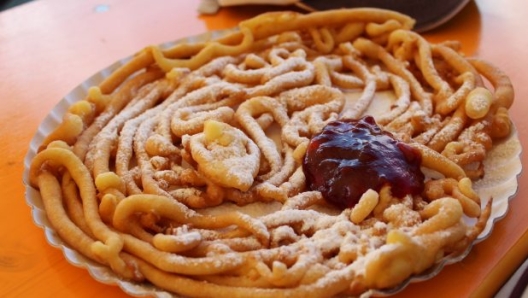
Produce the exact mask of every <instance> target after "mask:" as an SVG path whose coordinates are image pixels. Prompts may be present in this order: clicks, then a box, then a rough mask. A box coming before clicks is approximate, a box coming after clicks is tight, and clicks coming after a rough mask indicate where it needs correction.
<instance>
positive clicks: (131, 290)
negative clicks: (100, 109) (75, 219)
mask: <svg viewBox="0 0 528 298" xmlns="http://www.w3.org/2000/svg"><path fill="white" fill-rule="evenodd" d="M232 30H233V29H230V30H223V31H212V32H208V33H206V34H202V35H198V36H193V37H188V38H185V39H182V40H179V41H174V42H168V43H165V44H163V45H161V47H162V48H165V47H170V46H173V45H174V44H177V43H179V42H188V43H191V42H200V41H204V40H207V39H212V38H217V37H219V36H222V35H224V34H226V33H227V32H230V31H232ZM130 59H131V57H127V58H125V59H122V60H120V61H117V62H115V63H114V64H112V65H110V66H109V67H107V68H105V69H103V70H101V71H100V72H98V73H96V74H94V75H93V76H91V77H90V78H89V79H87V80H86V81H84V82H83V83H81V84H80V85H79V86H77V87H76V88H75V89H73V90H72V91H71V92H70V93H68V94H67V95H66V96H65V97H64V98H63V99H62V100H61V101H60V102H59V103H58V104H57V105H56V106H55V107H54V108H53V109H52V110H51V111H50V113H49V114H48V116H47V117H46V118H45V119H44V121H43V122H42V123H41V125H40V126H39V127H38V129H37V132H36V134H35V135H34V137H33V139H32V140H31V143H30V145H29V150H28V153H27V155H26V157H25V160H24V166H25V168H24V176H23V180H24V184H25V186H26V202H27V204H28V205H29V206H30V207H31V209H32V215H33V220H34V222H35V224H36V225H37V226H39V227H41V228H43V229H44V232H45V235H46V239H47V241H48V242H49V243H50V245H52V246H54V247H57V248H59V249H61V250H62V251H63V253H64V256H65V257H66V259H67V260H68V262H70V263H71V264H73V265H75V266H78V267H83V268H86V269H87V270H88V272H89V273H90V275H91V276H92V277H93V278H95V279H96V280H98V281H100V282H102V283H105V284H115V285H118V286H119V287H120V288H121V289H123V291H124V292H126V293H128V294H130V295H132V296H146V295H149V296H153V297H175V296H174V295H173V294H171V293H168V292H166V291H163V290H161V289H159V288H156V287H154V286H152V285H150V284H147V283H141V284H136V283H133V282H130V281H127V280H123V279H121V278H119V277H118V276H117V275H116V274H115V273H114V272H113V271H112V270H110V268H108V267H105V266H102V265H100V264H98V263H96V262H94V261H91V260H89V259H88V258H86V257H84V256H83V255H81V254H80V253H79V252H77V251H75V250H73V249H71V248H70V247H69V246H68V245H67V244H65V243H64V242H63V241H62V239H61V238H60V237H59V235H57V233H56V232H55V229H54V228H53V227H52V226H51V224H50V223H49V221H48V218H47V216H46V212H45V211H44V206H43V203H42V198H41V196H40V193H39V191H37V190H36V189H34V188H33V187H31V186H30V184H29V176H28V174H29V165H30V162H31V160H32V159H33V157H34V156H35V155H36V152H37V149H38V148H39V146H40V144H41V143H42V141H43V140H44V138H45V137H46V136H47V135H48V134H49V133H51V132H52V131H53V130H54V128H55V127H57V126H58V125H59V124H60V123H61V121H62V116H63V115H64V113H65V112H66V111H67V109H68V107H69V106H70V105H72V104H73V103H74V102H76V101H79V100H82V99H84V98H85V96H86V95H87V93H88V89H89V88H90V87H92V86H96V85H99V83H100V82H102V81H103V80H104V79H105V78H106V77H108V76H109V75H110V74H111V73H112V72H113V71H114V70H115V69H117V68H118V67H120V66H121V65H123V64H125V63H126V62H127V61H128V60H130ZM521 150H522V148H521V144H520V142H519V138H518V136H517V131H516V130H515V128H514V129H513V132H512V134H511V135H510V136H509V137H508V138H506V139H504V140H501V141H500V142H496V144H495V145H494V147H493V149H492V150H491V151H490V152H489V153H488V158H487V159H486V161H485V170H486V175H485V177H484V179H482V180H481V181H478V182H476V183H475V187H476V189H477V192H478V193H479V194H480V196H481V198H482V200H483V203H486V202H487V200H488V198H490V197H493V206H492V213H491V216H490V219H489V221H488V223H487V225H486V228H485V229H484V230H483V231H482V233H481V234H480V235H479V236H478V238H477V239H476V241H475V243H478V242H480V241H482V240H484V239H486V238H487V237H488V236H489V235H490V234H491V232H492V229H493V226H494V224H495V222H496V221H498V220H500V219H502V218H503V217H504V216H505V215H506V214H507V212H508V205H509V201H510V200H511V199H512V198H513V197H514V196H515V193H516V192H517V186H518V182H517V178H518V175H519V174H520V172H521V170H522V165H521V160H520V154H521ZM491 162H493V166H491V165H490V163H491ZM475 243H474V244H475ZM470 250H471V246H470V247H469V248H468V249H467V250H466V251H465V252H464V253H463V254H461V255H458V256H456V257H450V256H447V257H445V258H443V259H442V260H441V261H440V262H439V263H438V264H436V265H435V266H434V267H432V268H430V269H429V270H427V271H426V272H424V273H422V274H420V275H416V276H412V277H410V278H409V279H407V280H406V281H405V282H403V283H401V284H400V285H399V286H398V287H395V288H393V289H390V290H386V291H372V292H371V294H374V295H376V296H389V295H392V294H395V293H397V292H399V291H401V290H402V289H404V288H405V287H406V286H407V285H408V284H409V283H413V282H420V281H424V280H427V279H430V278H432V277H434V276H436V275H437V274H438V273H439V272H440V271H441V270H442V268H443V267H444V266H445V265H448V264H452V263H456V262H459V261H461V260H462V259H463V258H464V257H465V256H467V254H469V252H470Z"/></svg>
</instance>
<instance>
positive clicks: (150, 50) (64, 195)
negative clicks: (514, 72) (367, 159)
mask: <svg viewBox="0 0 528 298" xmlns="http://www.w3.org/2000/svg"><path fill="white" fill-rule="evenodd" d="M413 24H414V21H413V20H412V19H410V18H409V17H407V16H404V15H401V14H399V13H395V12H391V11H385V10H379V9H349V10H345V9H343V10H331V11H324V12H316V13H311V14H306V15H301V14H297V13H293V12H278V13H267V14H263V15H260V16H257V17H255V18H253V19H250V20H247V21H244V22H241V23H240V26H239V30H237V31H234V32H230V33H227V34H226V35H225V36H223V37H221V38H219V39H217V40H211V41H205V42H202V43H195V44H190V43H179V44H176V45H175V46H173V47H172V48H169V49H164V50H162V49H160V48H158V47H147V48H145V49H144V50H143V51H141V52H139V53H137V54H136V55H135V56H134V57H132V58H131V60H130V61H129V62H127V63H126V64H125V65H123V66H122V67H121V68H119V69H117V70H116V71H114V72H113V73H112V74H111V75H110V76H109V77H107V78H106V79H105V80H104V81H103V82H101V84H100V85H99V86H95V87H93V88H92V89H91V90H90V92H89V94H87V95H86V98H85V99H83V100H81V101H79V102H78V103H76V104H74V105H73V106H71V107H70V108H69V110H68V111H66V113H65V115H64V119H63V121H62V123H61V124H60V125H59V126H58V127H57V128H56V129H55V130H54V131H53V132H52V133H51V134H50V135H49V136H48V137H47V138H46V139H45V141H44V142H43V144H42V146H41V147H40V149H39V153H38V154H37V155H36V156H35V158H34V159H33V160H32V163H31V167H30V181H31V184H32V186H33V187H35V188H36V189H38V190H39V191H40V194H41V196H42V200H43V202H44V206H45V209H46V213H47V215H48V218H49V219H50V222H51V224H52V225H53V227H55V229H56V230H57V233H58V234H59V235H60V237H61V238H62V239H63V240H64V241H65V242H66V243H67V244H68V245H70V246H71V247H73V248H74V249H75V250H77V251H78V252H80V253H82V254H83V255H85V256H86V257H88V258H90V259H92V260H94V261H96V262H99V263H101V264H104V265H106V266H109V267H110V268H111V269H112V270H113V271H114V272H115V273H116V274H117V275H118V276H120V277H122V278H125V279H130V280H134V281H137V282H150V283H152V284H154V285H155V286H157V287H159V288H161V289H164V290H167V291H170V292H173V293H175V294H176V295H181V296H188V297H194V296H199V297H257V296H258V297H276V296H281V297H282V296H288V297H306V296H308V295H309V296H310V297H330V296H334V295H338V294H348V295H360V294H362V293H365V292H368V291H370V290H384V289H389V288H391V287H395V286H397V285H398V284H400V283H401V282H403V281H404V280H406V279H407V278H408V277H409V276H411V275H413V274H420V273H421V272H423V271H425V270H427V269H428V268H430V267H431V266H434V264H435V262H437V261H438V259H439V258H443V257H446V256H449V255H450V254H456V253H459V252H461V251H464V250H466V248H467V247H468V246H469V245H470V244H471V243H472V242H473V240H474V239H475V238H476V237H477V236H478V234H479V233H480V232H481V231H482V230H483V229H484V226H485V224H486V222H487V220H488V218H489V216H490V212H491V202H492V199H491V198H480V197H479V195H478V194H477V193H476V192H475V190H474V188H473V181H476V180H478V179H480V178H481V177H482V176H483V175H484V174H485V172H484V166H483V161H484V160H485V158H486V156H487V152H488V151H489V150H490V148H491V147H492V146H493V143H494V141H496V140H497V139H499V138H502V137H505V136H508V135H509V134H510V132H511V130H512V124H511V121H510V119H509V116H508V109H509V108H510V106H511V103H512V101H513V87H512V85H511V83H510V81H509V79H508V77H507V76H506V75H505V74H504V73H503V72H502V71H500V70H499V69H498V68H496V67H495V66H493V65H492V64H490V63H488V62H485V61H483V60H479V59H468V58H466V57H464V56H463V55H462V54H460V53H459V52H457V50H456V49H453V48H451V47H448V46H447V45H446V44H431V43H429V42H428V41H426V40H425V39H424V38H423V37H421V36H420V35H418V34H417V33H415V32H413V31H411V29H412V26H413ZM488 82H489V83H490V85H491V87H488V86H487V83H488ZM380 94H392V97H391V96H389V97H391V98H393V99H391V101H390V104H388V106H387V107H385V108H383V107H382V108H380V111H377V112H376V111H374V110H375V106H377V105H379V104H380V102H381V103H382V102H383V101H382V100H381V99H380ZM394 98H395V99H394ZM381 105H382V106H383V104H381ZM368 113H377V114H376V115H374V117H375V118H376V120H377V122H378V123H379V125H380V126H381V127H382V128H383V129H384V130H386V131H389V132H391V133H392V134H393V135H394V137H395V138H397V139H399V140H400V141H403V142H406V143H408V144H409V145H410V146H412V147H414V148H416V149H417V150H418V151H419V152H420V155H421V159H422V167H423V168H427V169H429V170H433V171H434V172H435V173H436V175H434V177H427V178H426V180H427V181H424V183H425V190H424V191H423V193H421V194H419V195H415V196H411V195H407V196H406V197H403V198H398V197H395V196H393V194H392V192H391V188H390V187H388V186H385V187H383V188H382V189H381V190H379V191H376V190H372V189H370V190H368V191H367V192H365V193H364V194H363V196H362V197H361V199H360V202H359V203H358V204H357V205H356V206H355V207H353V208H347V209H344V210H338V209H336V208H335V207H333V206H331V205H329V204H328V203H326V201H325V200H324V198H323V197H322V195H321V193H320V192H318V191H312V190H310V188H309V186H308V185H307V182H306V179H305V176H304V173H303V171H302V168H301V165H302V160H303V157H304V155H305V152H306V150H307V146H308V143H309V141H310V140H311V139H312V137H314V136H315V135H317V134H318V133H319V132H321V130H322V129H323V128H324V127H325V126H326V125H327V124H328V123H329V122H331V121H334V120H338V119H340V118H348V119H358V118H360V117H362V116H364V115H366V114H368ZM468 218H473V219H475V220H469V221H468V220H466V219H468Z"/></svg>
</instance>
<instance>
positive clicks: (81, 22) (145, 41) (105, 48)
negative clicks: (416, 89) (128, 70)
mask: <svg viewBox="0 0 528 298" xmlns="http://www.w3.org/2000/svg"><path fill="white" fill-rule="evenodd" d="M155 3H156V4H154V2H150V1H149V2H147V1H146V0H143V1H142V0H127V1H124V0H106V1H103V2H100V1H95V0H85V1H64V0H39V1H34V2H31V3H29V4H25V5H22V6H20V7H16V8H13V9H10V10H7V11H4V12H2V13H0V111H1V112H0V123H1V126H0V156H1V157H0V198H1V200H0V202H1V203H0V204H1V205H0V223H1V224H0V296H1V297H37V296H38V297H94V296H96V295H97V296H100V297H126V296H127V295H126V294H125V293H124V292H122V291H121V290H120V289H119V288H118V287H116V286H111V285H104V284H101V283H99V282H97V281H95V280H94V279H93V278H92V277H90V275H89V274H88V272H87V271H86V270H84V269H80V268H77V267H74V266H72V265H70V264H69V263H68V262H67V261H66V260H65V258H64V256H63V255H62V252H61V251H60V250H58V249H56V248H53V247H51V246H50V245H48V243H46V239H45V236H44V233H43V231H42V230H41V229H40V228H38V227H36V226H35V225H34V223H33V222H32V218H31V212H30V208H29V207H28V206H27V205H26V203H25V200H24V186H23V184H22V172H23V158H24V155H25V154H26V150H27V148H28V143H29V141H30V139H31V138H32V136H33V134H34V133H35V131H36V129H37V127H38V125H39V124H40V122H41V121H42V120H43V119H44V117H45V116H46V115H47V113H48V112H49V111H50V110H51V109H52V107H53V106H54V105H55V104H56V103H57V102H58V101H59V100H60V99H61V98H62V97H63V96H64V95H65V94H66V93H68V92H69V91H70V90H71V89H72V88H73V87H75V86H76V85H77V84H79V83H80V82H82V81H84V80H85V79H86V78H87V77H89V76H90V75H92V74H93V73H95V72H97V71H99V70H100V69H102V68H104V67H106V66H107V65H109V64H111V63H112V62H114V61H116V60H118V59H120V58H123V57H125V56H128V55H130V54H132V53H133V52H135V51H137V50H139V49H141V48H143V47H144V46H146V45H150V44H158V43H162V42H165V41H169V40H174V39H178V38H181V37H185V36H189V35H195V34H199V33H202V32H204V31H207V30H215V29H223V28H228V27H232V26H234V25H235V24H236V23H237V22H238V21H240V20H242V19H245V18H248V17H251V16H254V15H256V14H257V13H259V12H263V11H265V10H266V9H270V7H262V6H258V7H244V8H229V9H222V10H221V11H220V12H219V14H217V15H214V16H206V17H202V16H199V15H198V13H197V10H196V9H197V7H198V4H199V1H198V0H193V1H189V0H186V1H183V0H172V1H169V0H157V1H156V2H155ZM526 12H528V4H526V3H525V1H517V0H504V1H495V0H477V1H476V2H472V3H470V4H469V5H468V6H467V7H466V8H465V9H464V10H463V11H462V12H461V13H460V14H459V15H458V16H457V17H456V18H455V19H454V20H452V21H451V22H449V23H448V24H446V25H444V26H442V27H441V28H438V29H436V30H434V31H432V32H429V33H427V34H426V37H427V38H428V39H429V40H431V41H435V42H436V41H441V40H445V39H458V40H461V41H462V44H463V51H464V52H465V53H466V54H467V55H477V56H479V57H482V58H485V59H487V60H489V61H493V63H495V64H496V65H498V66H500V67H501V68H502V69H503V70H504V71H505V72H506V73H508V74H509V75H510V77H511V79H512V81H513V83H514V86H515V88H516V101H515V103H514V105H513V107H512V109H511V116H512V118H513V121H514V122H515V124H516V126H517V129H518V131H519V137H520V139H521V142H522V145H523V147H524V148H528V130H527V126H528V117H526V115H525V113H526V111H528V101H527V100H526V98H528V83H527V81H526V75H527V74H528V72H527V71H526V70H525V68H526V67H527V66H528V50H527V49H528V38H526V28H528V17H526ZM522 161H523V164H525V165H526V164H528V163H527V162H528V157H527V156H526V154H524V155H523V156H522ZM527 196H528V176H522V177H521V178H520V180H519V191H518V194H517V196H516V198H515V199H514V200H513V201H512V202H511V205H510V211H509V213H508V214H507V217H506V218H504V219H503V220H501V221H500V222H499V223H497V224H496V226H495V228H494V230H493V233H492V235H491V237H490V238H488V239H487V240H485V241H484V242H482V243H480V244H478V245H476V247H474V249H473V250H472V252H471V254H470V255H469V256H468V257H467V258H466V259H464V261H462V262H460V263H457V264H455V265H450V266H448V267H446V268H445V269H444V270H443V271H442V272H441V273H440V274H439V275H438V276H437V277H435V278H433V279H432V280H429V281H426V282H422V283H417V284H412V285H411V286H409V287H408V288H407V289H406V290H404V291H403V292H402V293H401V294H398V295H397V297H404V296H405V297H422V296H423V295H424V294H425V295H427V296H428V297H468V296H474V297H486V296H491V295H493V293H495V291H496V290H497V289H498V288H499V287H500V286H501V285H502V284H503V282H504V281H505V280H506V279H507V278H508V277H509V276H510V274H511V273H512V272H513V271H514V270H515V268H516V267H517V266H518V265H519V264H520V263H521V262H522V261H523V260H524V259H525V258H526V257H527V255H528V216H526V212H527V211H526V210H528V200H527V199H526V197H527Z"/></svg>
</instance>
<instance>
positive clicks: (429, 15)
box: [296, 0, 470, 32]
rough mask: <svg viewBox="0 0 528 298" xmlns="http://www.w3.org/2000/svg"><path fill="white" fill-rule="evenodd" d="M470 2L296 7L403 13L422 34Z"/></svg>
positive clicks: (351, 1) (329, 1) (409, 0)
mask: <svg viewBox="0 0 528 298" xmlns="http://www.w3.org/2000/svg"><path fill="white" fill-rule="evenodd" d="M469 1H470V0H322V1H321V0H302V1H300V2H299V3H297V4H296V5H297V6H299V7H301V8H304V9H307V10H311V11H316V10H327V9H336V8H357V7H375V8H384V9H390V10H394V11H398V12H401V13H404V14H406V15H409V16H411V17H412V18H414V19H415V20H416V25H415V26H414V30H415V31H418V32H424V31H427V30H431V29H433V28H436V27H438V26H440V25H442V24H443V23H445V22H447V21H449V20H450V19H451V18H453V17H454V16H455V15H456V14H457V13H459V12H460V11H461V10H462V8H464V6H466V5H467V4H468V3H469Z"/></svg>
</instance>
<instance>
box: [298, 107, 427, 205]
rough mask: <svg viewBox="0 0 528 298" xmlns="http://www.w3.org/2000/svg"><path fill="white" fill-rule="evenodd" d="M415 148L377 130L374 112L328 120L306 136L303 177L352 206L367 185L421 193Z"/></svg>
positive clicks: (400, 192) (340, 202)
mask: <svg viewBox="0 0 528 298" xmlns="http://www.w3.org/2000/svg"><path fill="white" fill-rule="evenodd" d="M421 160H422V157H421V155H420V152H419V151H418V150H416V149H415V148H413V147H411V146H409V145H407V144H405V143H403V142H400V141H398V140H396V139H395V138H394V137H393V136H392V135H391V134H390V133H389V132H385V131H382V130H381V128H380V127H379V126H377V125H376V122H375V121H374V118H373V117H371V116H366V117H364V118H362V119H359V120H339V121H333V122H331V123H329V124H328V125H327V126H326V127H325V128H324V129H323V131H322V132H321V133H320V134H319V135H316V136H315V137H314V138H312V140H311V141H310V144H309V145H308V149H307V152H306V156H305V157H304V161H303V171H304V174H305V176H306V182H307V185H308V187H309V188H310V189H311V190H317V191H320V192H321V193H322V195H323V197H324V198H325V200H326V201H328V202H330V203H332V204H333V205H335V206H337V207H339V208H342V209H343V208H351V207H353V206H354V205H356V204H357V202H358V201H359V199H360V198H361V195H362V194H363V193H364V192H365V191H367V190H368V189H373V190H375V191H378V192H379V191H380V189H381V188H382V187H383V186H384V185H386V184H388V185H390V186H391V191H392V195H393V196H395V197H398V198H403V197H404V196H405V195H408V194H410V195H416V194H420V193H421V192H422V190H423V187H424V186H423V185H424V183H423V181H424V175H423V173H422V171H421V170H420V163H421Z"/></svg>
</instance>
